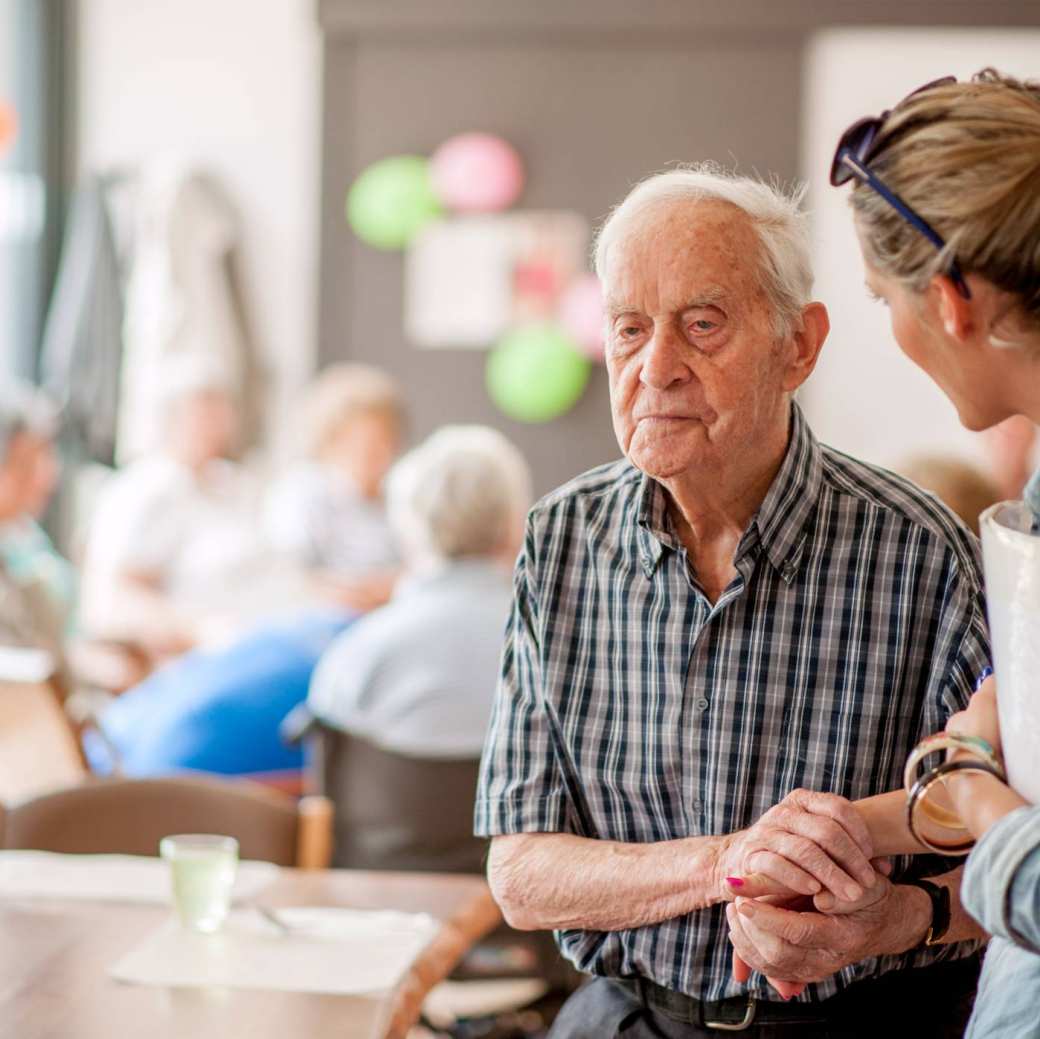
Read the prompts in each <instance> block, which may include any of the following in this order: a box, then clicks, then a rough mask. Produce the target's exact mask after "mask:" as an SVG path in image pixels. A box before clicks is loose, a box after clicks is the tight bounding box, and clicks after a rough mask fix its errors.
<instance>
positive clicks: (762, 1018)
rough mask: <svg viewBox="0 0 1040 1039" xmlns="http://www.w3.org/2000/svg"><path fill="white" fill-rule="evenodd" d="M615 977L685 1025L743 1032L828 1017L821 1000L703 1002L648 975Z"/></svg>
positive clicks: (736, 998)
mask: <svg viewBox="0 0 1040 1039" xmlns="http://www.w3.org/2000/svg"><path fill="white" fill-rule="evenodd" d="M614 981H615V984H617V985H620V986H621V987H622V988H623V989H625V990H626V991H627V992H630V993H631V994H632V995H634V996H635V997H636V999H638V1000H639V1002H640V1003H642V1004H643V1006H645V1007H646V1008H647V1009H649V1010H654V1011H656V1012H657V1013H659V1014H663V1015H664V1016H665V1017H667V1018H670V1019H671V1020H673V1021H678V1022H680V1023H681V1024H684V1025H697V1026H698V1027H699V1028H711V1029H714V1030H716V1031H719V1032H743V1031H744V1030H745V1029H747V1028H750V1027H751V1026H752V1025H754V1024H760V1025H761V1024H792V1025H795V1024H802V1025H805V1024H819V1023H821V1022H823V1021H825V1020H826V1019H827V1015H826V1014H825V1013H824V1012H823V1011H822V1010H821V1004H819V1003H817V1004H812V1003H773V1002H770V1001H766V1000H759V999H756V998H755V997H754V996H733V997H732V998H730V999H720V1000H713V1001H710V1002H701V1000H699V999H694V998H693V997H692V996H687V995H686V994H685V993H682V992H675V991H673V990H672V989H668V988H665V987H664V986H663V985H658V984H657V983H656V982H653V981H649V980H648V979H646V978H635V979H632V978H615V979H614Z"/></svg>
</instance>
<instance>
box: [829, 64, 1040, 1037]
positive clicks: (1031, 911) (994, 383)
mask: <svg viewBox="0 0 1040 1039" xmlns="http://www.w3.org/2000/svg"><path fill="white" fill-rule="evenodd" d="M849 179H852V180H854V182H855V186H854V188H853V191H852V209H853V214H854V220H855V224H856V233H857V236H858V238H859V242H860V248H861V250H862V252H863V261H864V266H865V268H866V280H867V285H868V288H869V289H870V291H871V292H872V293H874V294H875V295H876V296H877V297H878V298H879V299H881V300H882V301H883V302H884V303H885V304H886V305H887V306H888V307H889V308H890V310H891V314H892V331H893V333H894V335H895V338H896V341H897V342H898V343H899V345H900V347H901V348H902V350H903V352H904V353H906V355H907V356H908V357H909V358H910V359H911V360H912V361H914V362H915V363H916V364H917V365H919V366H920V367H921V368H923V369H924V371H925V372H927V373H928V375H930V376H931V377H932V378H933V379H934V380H935V382H936V383H937V384H938V385H939V387H940V388H941V389H942V390H943V392H945V393H946V395H947V396H948V397H949V398H950V400H951V401H952V402H953V404H954V405H955V406H956V408H957V411H958V414H959V415H960V418H961V421H962V422H963V424H964V425H965V426H967V427H968V428H969V429H974V430H981V429H987V428H989V427H991V426H995V425H996V424H997V423H999V422H1002V421H1004V420H1005V419H1007V418H1009V417H1010V416H1012V415H1016V414H1022V415H1026V416H1027V417H1029V418H1030V419H1032V420H1033V422H1040V84H1036V83H1022V82H1019V81H1017V80H1014V79H1011V78H1009V77H1005V76H1001V75H999V74H998V73H996V72H994V71H993V70H991V69H987V70H985V71H983V72H981V73H979V74H978V75H977V76H976V77H975V78H974V80H973V81H972V82H970V83H957V82H955V81H953V80H952V79H947V80H942V81H940V82H938V83H935V84H932V85H930V86H928V87H926V88H923V89H922V90H919V91H917V92H916V93H915V94H912V95H910V97H908V98H906V99H905V100H904V101H903V102H901V103H900V104H899V105H898V106H897V107H896V108H895V110H894V111H893V112H891V113H889V114H886V116H883V117H882V118H881V119H880V120H865V121H861V122H860V123H859V124H857V125H856V126H854V127H852V128H851V129H850V130H849V131H848V132H847V133H846V134H845V136H844V137H843V139H842V141H841V143H840V145H839V147H838V150H837V153H836V155H835V160H834V167H833V170H832V174H831V180H832V182H833V183H835V184H842V183H844V182H846V181H848V180H849ZM1026 497H1027V500H1030V503H1031V504H1032V505H1033V507H1034V509H1036V510H1037V511H1040V474H1038V475H1037V476H1034V478H1033V479H1032V481H1030V484H1029V486H1028V487H1027V491H1026ZM947 731H949V732H957V733H961V734H963V735H972V736H976V737H981V738H982V739H985V740H988V741H990V742H991V743H993V744H995V745H998V746H999V742H998V740H999V726H998V722H997V713H996V697H995V695H994V689H993V687H992V682H991V681H990V682H987V683H986V684H984V686H983V688H982V689H981V690H980V692H979V693H978V694H977V695H976V697H975V698H974V699H973V701H972V703H971V705H970V707H969V708H968V710H967V711H964V712H962V713H960V714H958V715H955V716H954V717H953V718H952V719H951V720H950V723H949V725H948V727H947ZM947 783H948V786H949V788H950V791H951V794H952V796H953V799H954V801H955V803H956V806H957V808H958V810H959V814H960V816H961V819H962V821H963V822H964V823H965V825H966V826H967V827H968V828H969V829H970V830H971V832H972V833H973V834H974V836H975V837H976V838H978V843H977V845H976V847H975V850H974V851H973V853H972V855H971V856H970V858H969V860H968V866H967V870H966V872H965V877H964V883H963V887H962V893H961V894H962V898H963V900H964V903H965V905H966V906H967V908H968V909H969V911H970V912H971V913H972V914H973V915H974V916H975V917H976V918H977V919H978V920H979V922H980V923H981V924H982V925H983V926H984V927H985V928H986V930H987V931H989V932H990V934H992V935H994V940H993V942H992V945H991V947H990V950H989V952H988V954H987V957H986V964H985V968H984V971H983V977H982V981H981V985H980V993H979V1000H978V1003H977V1005H976V1010H975V1014H974V1016H973V1019H972V1023H971V1025H970V1026H969V1032H968V1034H969V1035H971V1036H973V1037H981V1036H991V1035H992V1036H998V1035H999V1036H1012V1035H1013V1036H1022V1035H1027V1034H1037V1029H1038V1024H1037V1011H1036V1007H1037V1002H1038V1000H1040V807H1037V806H1027V805H1026V802H1025V801H1024V800H1023V799H1022V798H1021V797H1019V796H1018V794H1016V793H1015V792H1014V791H1013V790H1011V789H1010V788H1008V787H1007V786H1005V785H1004V784H1003V783H1001V782H1000V781H999V780H998V779H996V778H994V777H992V776H989V775H986V774H979V773H971V772H962V773H959V774H957V775H956V776H953V777H951V779H949V780H947Z"/></svg>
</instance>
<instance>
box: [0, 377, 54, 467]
mask: <svg viewBox="0 0 1040 1039" xmlns="http://www.w3.org/2000/svg"><path fill="white" fill-rule="evenodd" d="M22 433H31V434H33V435H34V436H38V437H40V438H41V439H43V440H52V439H53V438H54V437H55V436H57V435H58V409H57V408H56V407H55V406H54V404H53V403H52V402H51V400H50V398H49V397H47V396H46V395H45V394H44V393H43V392H42V391H41V390H38V389H36V387H35V386H30V385H29V384H28V383H26V382H20V381H17V380H5V381H4V382H3V383H2V384H0V462H2V461H3V460H5V459H6V458H7V453H8V452H9V451H10V450H11V444H12V443H14V441H15V439H16V438H17V437H18V436H20V435H21V434H22Z"/></svg>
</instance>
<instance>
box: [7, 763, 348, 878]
mask: <svg viewBox="0 0 1040 1039" xmlns="http://www.w3.org/2000/svg"><path fill="white" fill-rule="evenodd" d="M5 815H6V818H5V821H4V827H3V832H2V833H0V841H2V846H3V847H5V848H32V849H35V850H38V851H57V852H67V853H74V854H105V853H118V854H124V855H157V854H158V851H159V841H160V840H161V838H163V837H165V836H166V835H167V834H171V833H221V834H227V835H228V836H230V837H234V838H236V839H237V841H238V843H239V854H240V855H241V857H242V858H243V859H261V860H263V861H266V862H274V863H277V864H278V865H282V866H298V867H300V868H301V869H324V868H326V867H327V866H328V865H329V862H330V861H331V858H332V815H333V812H332V804H331V802H329V801H328V800H327V799H326V798H324V797H305V798H303V799H302V800H300V801H299V802H297V801H296V800H295V799H294V798H291V797H288V796H286V795H285V794H280V793H278V792H276V791H273V790H268V789H265V788H263V787H259V786H256V785H255V784H252V783H246V782H241V781H234V780H227V779H219V778H216V777H211V776H198V777H195V776H192V777H176V778H169V779H101V780H92V781H88V782H86V783H83V784H81V785H80V786H77V787H72V788H69V789H66V790H59V791H56V792H52V793H49V794H43V795H42V796H40V797H36V798H34V799H32V800H30V801H25V802H22V803H21V804H17V805H13V806H12V805H8V806H7V811H6V813H5Z"/></svg>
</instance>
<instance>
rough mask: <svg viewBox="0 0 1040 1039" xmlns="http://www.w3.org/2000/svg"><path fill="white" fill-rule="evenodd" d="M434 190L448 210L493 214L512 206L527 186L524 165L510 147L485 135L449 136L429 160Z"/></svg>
mask: <svg viewBox="0 0 1040 1039" xmlns="http://www.w3.org/2000/svg"><path fill="white" fill-rule="evenodd" d="M430 179H431V183H432V184H433V190H434V191H435V192H436V194H437V196H438V197H439V198H440V200H441V202H442V203H443V204H444V205H445V206H447V207H448V208H449V209H454V210H457V211H458V212H460V213H494V212H497V211H498V210H500V209H506V208H508V207H509V206H511V205H512V204H513V203H514V202H515V201H516V200H517V198H518V197H519V195H520V191H521V190H522V189H523V186H524V166H523V163H522V162H521V161H520V156H519V155H517V153H516V150H515V149H514V148H513V146H512V145H511V144H508V143H507V142H506V141H503V140H502V138H501V137H494V136H492V135H491V134H486V133H464V134H459V135H458V136H457V137H450V138H449V139H448V140H447V141H445V142H444V143H443V144H442V145H441V146H440V147H439V148H438V149H437V151H436V152H434V154H433V158H432V159H431V160H430Z"/></svg>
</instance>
